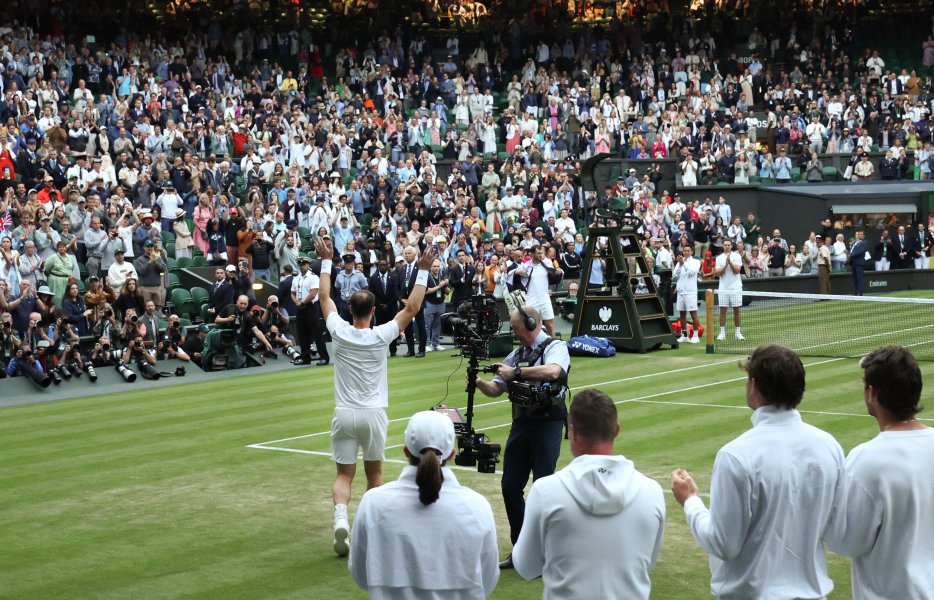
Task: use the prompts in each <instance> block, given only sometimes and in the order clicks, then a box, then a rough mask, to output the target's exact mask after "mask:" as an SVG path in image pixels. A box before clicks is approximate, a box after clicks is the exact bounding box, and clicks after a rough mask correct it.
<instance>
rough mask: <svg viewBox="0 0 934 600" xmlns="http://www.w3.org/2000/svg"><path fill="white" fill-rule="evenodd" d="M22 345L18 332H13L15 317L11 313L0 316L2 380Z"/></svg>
mask: <svg viewBox="0 0 934 600" xmlns="http://www.w3.org/2000/svg"><path fill="white" fill-rule="evenodd" d="M21 343H22V342H21V340H20V339H19V338H18V337H17V336H16V332H15V331H13V315H11V314H10V313H3V314H2V315H0V378H3V377H6V375H7V373H6V368H7V365H8V364H9V362H10V361H11V360H12V359H13V357H14V356H16V349H17V348H19V346H20V344H21Z"/></svg>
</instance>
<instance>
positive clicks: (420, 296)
mask: <svg viewBox="0 0 934 600" xmlns="http://www.w3.org/2000/svg"><path fill="white" fill-rule="evenodd" d="M315 249H316V250H317V253H318V256H319V257H320V258H321V278H320V279H321V281H320V289H319V294H318V297H319V304H320V305H321V311H322V314H323V315H324V317H325V320H326V324H327V328H328V331H329V332H330V333H331V339H332V340H333V346H334V358H335V365H334V391H335V395H334V404H335V407H334V419H333V421H332V425H331V448H332V449H331V455H332V457H333V459H334V462H335V463H336V464H337V478H336V480H335V481H334V488H333V490H332V497H333V500H334V551H335V552H336V553H337V554H338V555H339V556H346V555H347V553H348V551H349V545H348V540H347V538H348V536H349V535H350V522H349V520H348V516H347V503H348V502H349V501H350V489H351V484H352V483H353V478H354V475H355V474H356V471H357V452H358V450H359V449H360V448H361V447H362V448H363V468H364V470H365V471H366V479H367V489H372V488H375V487H378V486H380V485H382V483H383V465H382V460H383V450H384V449H385V447H386V431H387V428H388V426H389V419H388V418H387V417H386V406H387V405H388V404H389V385H388V381H387V380H388V374H387V370H388V369H387V359H388V357H387V354H388V352H387V351H388V349H389V344H390V343H391V342H392V341H393V340H395V339H396V338H397V337H399V332H400V331H403V330H404V329H405V328H406V326H407V325H408V324H409V323H411V322H412V319H414V318H415V315H416V314H417V313H418V312H419V311H420V310H421V308H422V301H423V300H424V297H425V289H426V287H427V284H428V270H429V269H430V268H431V263H432V262H434V260H435V257H436V256H437V251H436V250H435V249H434V248H433V247H432V246H429V247H427V248H426V249H425V253H424V254H422V257H421V260H420V261H419V262H418V272H417V273H416V274H415V281H414V284H413V287H412V291H411V292H410V293H409V295H408V301H407V302H406V305H405V307H404V308H403V309H402V310H401V311H399V313H398V314H397V315H396V318H395V319H393V320H392V321H390V322H388V323H386V324H385V325H380V326H378V327H374V328H372V329H371V328H370V322H371V321H372V319H373V315H374V314H375V312H376V306H375V303H376V300H375V296H374V295H373V293H372V292H370V291H369V290H360V291H358V292H356V293H354V294H353V296H351V297H350V314H351V315H352V316H353V324H352V325H351V324H350V323H347V322H346V321H344V320H343V319H341V318H340V316H339V315H338V314H337V307H336V306H335V305H334V301H333V300H332V299H331V296H330V293H331V266H332V263H331V261H332V259H333V258H334V247H333V245H332V244H331V242H330V240H324V239H320V238H319V239H317V240H315Z"/></svg>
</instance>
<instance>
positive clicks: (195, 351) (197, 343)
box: [182, 323, 209, 367]
mask: <svg viewBox="0 0 934 600" xmlns="http://www.w3.org/2000/svg"><path fill="white" fill-rule="evenodd" d="M208 331H209V330H208V326H207V325H205V324H204V323H202V324H201V325H198V331H197V333H196V334H195V335H189V336H188V337H186V338H185V341H184V343H183V344H182V350H184V351H185V354H187V355H188V356H189V357H190V358H191V362H193V363H195V364H196V365H198V366H199V367H200V366H201V354H202V353H203V352H204V338H206V337H207V336H208Z"/></svg>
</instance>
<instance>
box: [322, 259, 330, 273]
mask: <svg viewBox="0 0 934 600" xmlns="http://www.w3.org/2000/svg"><path fill="white" fill-rule="evenodd" d="M325 273H327V274H328V275H330V274H331V259H329V258H324V259H322V260H321V274H322V275H324V274H325Z"/></svg>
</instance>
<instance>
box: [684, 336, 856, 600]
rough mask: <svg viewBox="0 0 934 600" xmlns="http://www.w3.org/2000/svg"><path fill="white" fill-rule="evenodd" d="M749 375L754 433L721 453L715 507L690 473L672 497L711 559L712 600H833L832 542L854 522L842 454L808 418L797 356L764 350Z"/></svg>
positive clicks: (713, 478) (772, 348) (714, 482)
mask: <svg viewBox="0 0 934 600" xmlns="http://www.w3.org/2000/svg"><path fill="white" fill-rule="evenodd" d="M742 368H743V369H744V370H745V371H746V373H747V382H746V403H747V404H748V405H749V407H750V408H751V409H752V410H753V416H752V423H753V428H752V429H751V430H749V431H747V432H746V433H744V434H743V435H741V436H740V437H738V438H737V439H735V440H733V441H732V442H730V443H728V444H727V445H725V446H724V447H723V448H721V449H720V450H719V452H718V453H717V458H716V461H715V462H714V468H713V474H712V476H711V484H710V486H711V491H710V508H709V509H708V508H707V507H706V506H704V501H703V500H701V498H700V496H699V495H698V493H699V491H698V488H697V485H696V484H695V483H694V480H693V479H692V478H691V476H690V475H689V474H688V473H687V472H686V471H685V470H683V469H678V470H676V471H675V472H674V473H673V474H672V478H671V489H672V492H673V493H674V496H675V499H676V500H677V501H678V503H679V504H681V505H683V506H684V512H685V515H686V517H687V521H688V525H689V526H690V528H691V534H692V536H693V537H694V540H695V541H696V542H697V544H698V545H699V546H700V547H701V548H702V549H703V550H704V551H705V552H707V553H708V554H709V555H710V572H711V581H710V589H711V592H712V593H714V594H716V595H718V596H721V597H739V598H763V597H766V596H767V595H768V594H777V595H778V596H780V597H787V598H824V597H826V596H827V595H828V594H829V593H830V591H831V590H832V589H833V582H832V581H831V580H830V577H829V574H828V572H827V564H826V559H825V556H824V547H823V541H825V540H826V541H828V542H829V543H830V545H831V547H833V546H834V544H835V543H837V542H838V540H839V539H840V536H841V534H842V533H843V531H844V527H845V524H846V520H845V516H844V513H843V510H842V507H845V506H846V503H845V497H844V470H843V449H842V448H840V444H838V443H837V442H836V440H834V439H833V437H831V436H830V434H828V433H826V432H824V431H821V430H819V429H817V428H816V427H813V426H811V425H808V424H806V423H804V422H803V421H802V420H801V414H800V413H799V412H798V410H797V406H798V404H799V403H800V402H801V399H802V397H803V395H804V386H805V373H804V366H803V365H802V364H801V359H799V358H798V356H797V355H795V354H794V353H793V352H792V351H790V350H788V349H786V348H782V347H780V346H775V345H770V346H762V347H760V348H757V349H756V350H755V351H754V352H753V353H752V355H751V356H750V357H749V360H748V361H747V362H746V363H745V364H744V365H743V367H742ZM838 509H839V510H838Z"/></svg>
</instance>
